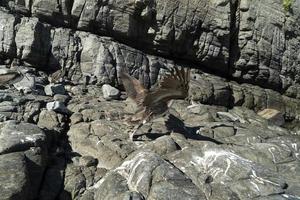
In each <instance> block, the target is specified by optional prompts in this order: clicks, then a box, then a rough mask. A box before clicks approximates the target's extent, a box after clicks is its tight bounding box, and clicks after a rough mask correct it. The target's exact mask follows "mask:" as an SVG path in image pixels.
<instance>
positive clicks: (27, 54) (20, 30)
mask: <svg viewBox="0 0 300 200" xmlns="http://www.w3.org/2000/svg"><path fill="white" fill-rule="evenodd" d="M16 29H17V30H16V33H15V42H16V47H17V55H16V56H17V57H18V58H20V59H21V60H22V61H24V62H26V63H27V64H28V65H35V66H36V65H41V66H44V65H46V64H47V63H46V61H47V56H48V54H49V50H50V26H49V25H45V24H42V23H41V22H39V20H38V19H37V18H27V17H23V18H22V19H21V22H20V23H19V24H18V25H17V26H16Z"/></svg>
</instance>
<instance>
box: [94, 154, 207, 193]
mask: <svg viewBox="0 0 300 200" xmlns="http://www.w3.org/2000/svg"><path fill="white" fill-rule="evenodd" d="M93 187H94V188H96V189H97V190H96V193H95V197H96V198H97V199H107V198H109V197H113V196H115V197H117V199H121V197H123V198H124V197H125V196H127V195H130V196H132V195H134V194H132V192H138V194H139V195H141V196H140V197H139V198H138V197H136V198H137V199H143V198H149V199H202V198H205V196H204V193H203V192H202V191H201V190H199V188H197V187H196V186H195V185H194V184H193V183H192V181H191V180H189V179H188V178H187V177H186V176H184V174H183V173H182V172H180V171H179V170H178V169H177V168H175V167H174V166H173V165H171V164H170V163H168V162H166V161H165V160H163V159H162V158H160V157H159V156H158V155H157V154H155V153H153V152H151V151H145V152H143V151H142V152H138V153H134V154H133V155H131V156H130V157H128V158H127V159H126V160H125V161H124V162H123V163H122V164H121V165H120V166H119V167H118V168H116V169H115V170H114V171H113V172H111V173H108V174H107V175H106V176H105V177H103V178H102V180H100V181H99V182H98V183H96V184H95V185H94V186H93Z"/></svg>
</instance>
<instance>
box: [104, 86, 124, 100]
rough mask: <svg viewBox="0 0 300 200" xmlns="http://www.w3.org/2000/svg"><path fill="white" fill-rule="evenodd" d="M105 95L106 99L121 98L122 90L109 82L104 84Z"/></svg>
mask: <svg viewBox="0 0 300 200" xmlns="http://www.w3.org/2000/svg"><path fill="white" fill-rule="evenodd" d="M102 92H103V97H104V99H106V100H112V99H119V97H120V91H119V90H118V89H117V88H114V87H112V86H110V85H108V84H104V85H103V86H102Z"/></svg>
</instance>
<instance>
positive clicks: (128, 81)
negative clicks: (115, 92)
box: [120, 71, 148, 106]
mask: <svg viewBox="0 0 300 200" xmlns="http://www.w3.org/2000/svg"><path fill="white" fill-rule="evenodd" d="M120 78H121V80H122V83H123V85H124V88H125V90H126V92H127V95H128V97H129V98H131V99H132V100H133V101H135V103H136V104H137V105H138V106H141V104H142V102H143V101H144V98H145V96H146V95H147V93H148V90H147V89H145V88H144V86H143V85H142V84H141V82H140V81H139V80H137V79H136V78H134V77H131V76H130V75H129V74H127V73H125V72H123V71H121V72H120Z"/></svg>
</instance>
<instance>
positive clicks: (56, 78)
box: [48, 66, 66, 83]
mask: <svg viewBox="0 0 300 200" xmlns="http://www.w3.org/2000/svg"><path fill="white" fill-rule="evenodd" d="M65 75H66V68H65V67H64V66H63V67H62V68H61V69H59V70H57V71H55V72H54V73H52V74H50V75H49V77H48V81H49V82H50V83H58V82H61V81H62V79H63V77H64V76H65Z"/></svg>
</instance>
